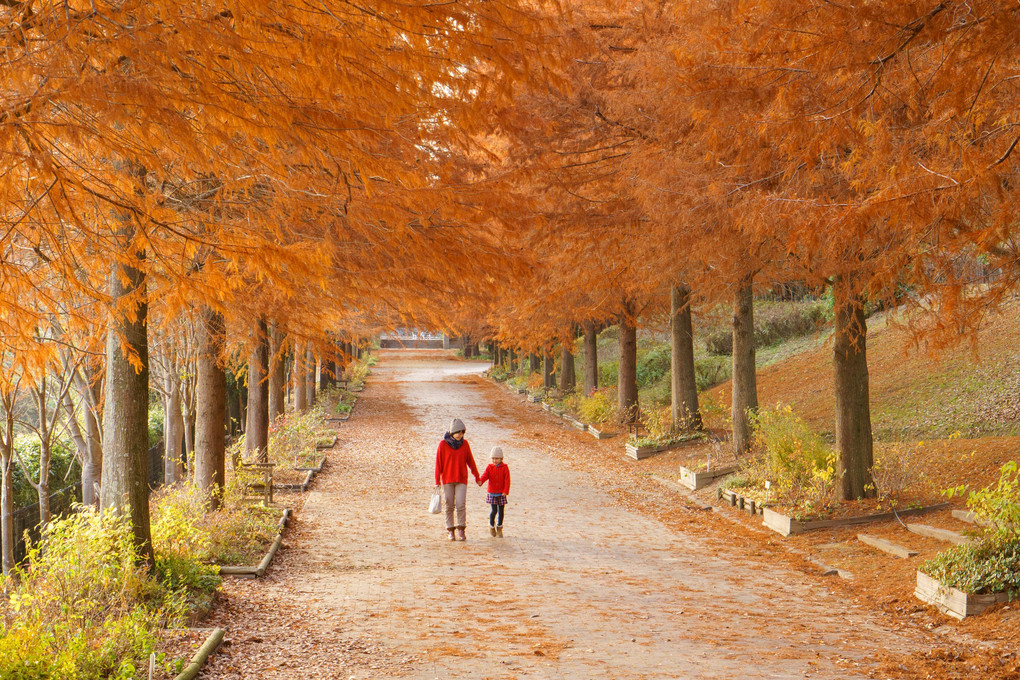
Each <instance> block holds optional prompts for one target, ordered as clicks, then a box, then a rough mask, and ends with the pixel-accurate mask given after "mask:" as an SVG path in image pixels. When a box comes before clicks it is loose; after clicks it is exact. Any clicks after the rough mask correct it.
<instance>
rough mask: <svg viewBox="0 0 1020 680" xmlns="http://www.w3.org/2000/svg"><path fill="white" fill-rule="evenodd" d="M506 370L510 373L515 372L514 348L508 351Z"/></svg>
mask: <svg viewBox="0 0 1020 680" xmlns="http://www.w3.org/2000/svg"><path fill="white" fill-rule="evenodd" d="M506 370H507V371H508V372H510V373H513V372H514V348H513V347H510V348H508V349H507V351H506Z"/></svg>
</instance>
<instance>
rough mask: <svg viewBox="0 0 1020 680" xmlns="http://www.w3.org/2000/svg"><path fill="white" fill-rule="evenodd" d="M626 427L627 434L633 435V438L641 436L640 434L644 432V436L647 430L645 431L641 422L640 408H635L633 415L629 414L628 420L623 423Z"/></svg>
mask: <svg viewBox="0 0 1020 680" xmlns="http://www.w3.org/2000/svg"><path fill="white" fill-rule="evenodd" d="M624 425H625V426H626V427H627V434H632V435H634V437H635V438H637V437H640V436H641V432H642V431H644V432H645V433H646V434H647V433H648V430H646V429H645V424H644V423H642V422H641V408H640V407H635V408H634V412H633V414H631V418H630V420H628V421H627V422H625V423H624Z"/></svg>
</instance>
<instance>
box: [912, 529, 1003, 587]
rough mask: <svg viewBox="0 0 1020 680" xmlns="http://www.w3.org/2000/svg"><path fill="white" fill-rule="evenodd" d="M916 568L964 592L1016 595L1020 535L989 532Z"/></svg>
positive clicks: (945, 551)
mask: <svg viewBox="0 0 1020 680" xmlns="http://www.w3.org/2000/svg"><path fill="white" fill-rule="evenodd" d="M920 570H921V571H922V572H924V573H925V574H928V575H929V576H931V577H932V578H934V579H936V580H938V581H939V582H941V583H942V584H943V585H946V586H951V587H953V588H959V589H960V590H962V591H964V592H967V593H973V594H983V593H1000V592H1009V593H1012V594H1013V595H1014V596H1016V595H1020V535H1017V534H1007V533H1001V532H995V533H992V534H989V535H987V536H985V537H984V538H983V539H982V540H981V541H979V542H978V543H973V544H970V545H958V546H955V547H953V548H950V549H949V550H944V551H943V552H941V553H939V554H938V555H936V556H935V557H933V558H932V559H930V560H928V561H927V562H925V563H923V564H922V565H921V566H920Z"/></svg>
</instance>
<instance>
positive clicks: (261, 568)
mask: <svg viewBox="0 0 1020 680" xmlns="http://www.w3.org/2000/svg"><path fill="white" fill-rule="evenodd" d="M290 516H291V512H290V509H289V508H288V509H287V510H284V511H283V515H282V516H281V517H280V521H279V523H278V524H277V528H276V535H275V537H274V538H273V542H272V543H271V544H270V546H269V550H268V551H267V552H266V554H265V555H264V556H263V557H262V559H261V560H259V562H258V564H256V565H254V566H235V565H227V566H222V567H220V573H221V574H223V575H224V576H236V577H238V578H261V577H262V576H263V575H264V574H265V573H266V570H267V569H269V565H270V564H271V563H272V561H273V557H275V556H276V551H277V550H279V549H280V545H281V544H282V543H283V531H284V529H285V528H286V527H287V522H288V520H289V519H290Z"/></svg>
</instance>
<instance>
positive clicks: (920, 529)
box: [907, 524, 974, 545]
mask: <svg viewBox="0 0 1020 680" xmlns="http://www.w3.org/2000/svg"><path fill="white" fill-rule="evenodd" d="M907 531H912V532H914V533H915V534H918V535H919V536H927V537H928V538H936V539H938V540H940V541H946V542H947V543H952V544H953V545H967V544H968V543H973V542H974V539H973V538H971V537H969V536H964V535H963V534H961V533H959V532H958V531H952V530H951V529H939V528H937V527H930V526H928V525H927V524H908V525H907Z"/></svg>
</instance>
